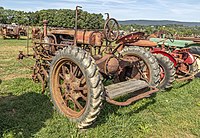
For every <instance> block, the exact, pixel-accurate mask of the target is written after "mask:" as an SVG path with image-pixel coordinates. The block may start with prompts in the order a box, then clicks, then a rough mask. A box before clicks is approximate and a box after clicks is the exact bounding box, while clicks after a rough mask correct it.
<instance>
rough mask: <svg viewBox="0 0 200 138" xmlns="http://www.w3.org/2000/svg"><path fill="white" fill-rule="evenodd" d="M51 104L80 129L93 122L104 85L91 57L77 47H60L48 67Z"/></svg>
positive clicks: (97, 112)
mask: <svg viewBox="0 0 200 138" xmlns="http://www.w3.org/2000/svg"><path fill="white" fill-rule="evenodd" d="M49 83H50V84H49V85H50V93H51V98H52V101H53V103H54V106H55V107H56V108H57V109H58V110H59V111H60V112H61V113H63V114H64V115H65V116H67V117H68V118H69V119H70V120H71V121H73V122H76V123H77V124H78V127H79V128H86V127H88V126H90V125H92V124H93V122H94V121H95V119H96V118H97V116H98V114H99V112H100V108H101V105H102V94H103V92H104V86H103V84H102V81H101V77H100V73H99V71H98V68H97V66H96V64H95V61H94V60H93V58H92V57H91V56H90V55H89V54H88V53H87V52H85V51H84V50H82V49H80V48H77V47H67V48H64V49H63V50H59V51H58V52H57V53H56V55H55V57H54V58H53V60H52V63H51V67H50V81H49Z"/></svg>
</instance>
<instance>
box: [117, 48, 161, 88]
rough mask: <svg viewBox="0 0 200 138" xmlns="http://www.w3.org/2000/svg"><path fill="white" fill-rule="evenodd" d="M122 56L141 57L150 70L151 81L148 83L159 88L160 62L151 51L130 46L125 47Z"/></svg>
mask: <svg viewBox="0 0 200 138" xmlns="http://www.w3.org/2000/svg"><path fill="white" fill-rule="evenodd" d="M120 54H121V55H122V56H124V55H126V54H129V55H132V54H133V55H136V56H137V57H140V58H141V59H142V60H143V61H144V62H145V63H146V64H147V65H148V68H149V69H150V74H151V76H150V81H149V82H148V83H149V84H150V85H151V86H156V87H157V86H158V85H159V81H160V74H159V73H160V67H159V65H158V62H157V60H156V58H155V57H154V56H153V54H152V53H150V52H149V51H146V50H145V49H144V48H142V47H139V46H129V47H125V48H124V49H123V50H122V51H121V52H120Z"/></svg>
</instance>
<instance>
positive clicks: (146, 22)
mask: <svg viewBox="0 0 200 138" xmlns="http://www.w3.org/2000/svg"><path fill="white" fill-rule="evenodd" d="M119 23H120V24H122V25H130V24H137V25H146V26H147V25H169V24H177V25H184V26H200V22H180V21H171V20H125V21H119Z"/></svg>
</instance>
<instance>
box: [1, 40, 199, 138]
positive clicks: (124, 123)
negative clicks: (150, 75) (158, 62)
mask: <svg viewBox="0 0 200 138" xmlns="http://www.w3.org/2000/svg"><path fill="white" fill-rule="evenodd" d="M25 45H26V40H2V39H0V79H1V80H2V83H1V84H0V137H5V138H13V137H16V138H28V137H40V138H47V137H50V138H62V137H63V138H66V137H72V138H73V137H89V138H96V137H98V138H113V137H116V138H118V137H119V138H122V137H123V138H126V137H127V138H131V137H133V138H137V137H146V138H149V137H153V138H159V137H162V138H163V137H164V138H166V137H167V138H168V137H169V138H171V137H177V138H179V137H180V138H192V137H200V94H199V93H200V88H199V86H200V80H199V79H195V80H193V81H191V82H190V83H187V82H182V83H175V84H174V87H173V89H172V90H170V91H167V92H159V93H157V94H156V96H154V97H150V98H145V99H143V100H140V101H138V102H136V103H135V104H132V105H130V106H127V107H119V106H115V105H110V104H108V103H104V108H103V109H102V111H101V114H100V116H99V117H98V119H97V121H96V123H95V125H94V127H92V128H90V129H88V130H84V131H83V130H82V131H80V130H78V129H77V128H76V127H75V124H73V123H71V122H69V121H68V119H67V118H65V117H64V116H62V115H60V114H59V113H57V112H56V111H54V110H53V105H52V103H51V102H50V97H49V92H47V93H46V94H45V95H42V94H41V87H40V84H36V83H34V82H32V80H31V79H30V77H29V76H30V74H31V71H29V70H28V69H26V68H24V67H23V65H21V64H20V63H18V61H17V60H16V57H17V54H18V51H19V50H24V51H25V50H26V49H25ZM24 62H25V63H26V64H32V62H29V61H28V60H25V61H24Z"/></svg>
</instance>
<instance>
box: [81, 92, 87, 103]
mask: <svg viewBox="0 0 200 138" xmlns="http://www.w3.org/2000/svg"><path fill="white" fill-rule="evenodd" d="M80 96H81V98H83V100H85V101H87V97H86V96H85V95H83V94H82V93H81V92H80Z"/></svg>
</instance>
